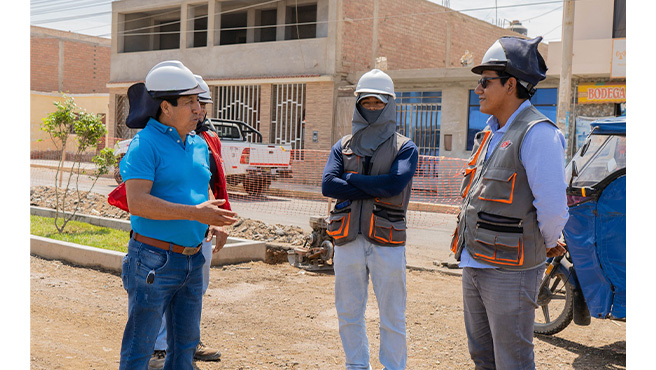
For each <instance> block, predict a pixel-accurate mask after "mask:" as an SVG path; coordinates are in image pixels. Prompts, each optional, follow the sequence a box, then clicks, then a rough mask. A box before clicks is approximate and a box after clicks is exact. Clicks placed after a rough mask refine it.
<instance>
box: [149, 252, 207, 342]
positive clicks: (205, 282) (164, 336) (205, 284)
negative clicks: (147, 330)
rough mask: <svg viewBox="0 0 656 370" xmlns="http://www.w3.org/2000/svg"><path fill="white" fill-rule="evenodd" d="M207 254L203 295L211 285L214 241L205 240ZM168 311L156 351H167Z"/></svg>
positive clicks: (205, 254)
mask: <svg viewBox="0 0 656 370" xmlns="http://www.w3.org/2000/svg"><path fill="white" fill-rule="evenodd" d="M201 251H202V253H203V256H205V263H204V264H203V295H205V292H206V291H207V287H208V286H209V285H210V264H211V263H212V241H209V242H206V241H205V240H203V249H202V250H201ZM166 348H167V345H166V312H165V313H164V315H162V325H160V327H159V333H158V334H157V340H155V350H156V351H166Z"/></svg>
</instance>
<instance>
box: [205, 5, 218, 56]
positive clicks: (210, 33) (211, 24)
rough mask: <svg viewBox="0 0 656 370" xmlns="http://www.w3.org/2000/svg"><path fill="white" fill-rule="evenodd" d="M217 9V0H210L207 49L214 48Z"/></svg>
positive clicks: (208, 6)
mask: <svg viewBox="0 0 656 370" xmlns="http://www.w3.org/2000/svg"><path fill="white" fill-rule="evenodd" d="M219 7H220V5H219ZM216 8H217V4H216V0H210V2H209V3H208V4H207V47H212V46H214V35H215V32H214V27H215V26H216V24H215V23H216V22H215V20H216V17H215V16H214V13H215V12H216Z"/></svg>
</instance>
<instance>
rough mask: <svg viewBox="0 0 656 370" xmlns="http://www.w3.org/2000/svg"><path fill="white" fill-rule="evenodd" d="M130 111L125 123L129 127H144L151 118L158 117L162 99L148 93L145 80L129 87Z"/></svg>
mask: <svg viewBox="0 0 656 370" xmlns="http://www.w3.org/2000/svg"><path fill="white" fill-rule="evenodd" d="M128 100H129V101H130V111H129V112H128V118H127V119H126V120H125V125H126V126H128V127H129V128H144V127H146V123H148V121H149V120H150V118H151V117H152V118H157V117H156V116H157V111H158V110H159V106H160V103H161V102H162V100H161V99H154V98H153V97H151V96H150V94H148V90H146V85H145V84H144V83H143V82H139V83H136V84H134V85H132V86H130V87H129V88H128Z"/></svg>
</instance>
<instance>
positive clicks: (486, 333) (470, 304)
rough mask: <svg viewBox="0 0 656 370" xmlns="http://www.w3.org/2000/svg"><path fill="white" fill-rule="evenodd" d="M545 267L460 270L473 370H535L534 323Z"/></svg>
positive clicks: (469, 268) (468, 268) (467, 268)
mask: <svg viewBox="0 0 656 370" xmlns="http://www.w3.org/2000/svg"><path fill="white" fill-rule="evenodd" d="M543 273H544V266H540V267H537V268H535V269H532V270H528V271H508V270H500V269H494V268H471V267H465V268H464V269H463V272H462V293H463V305H464V315H465V328H466V331H467V341H468V346H469V354H470V356H471V358H472V360H473V361H474V364H475V369H476V370H492V369H497V370H534V369H535V361H534V353H533V322H534V319H535V309H536V308H537V307H538V306H537V303H536V299H537V291H538V286H539V284H540V280H541V279H542V275H543Z"/></svg>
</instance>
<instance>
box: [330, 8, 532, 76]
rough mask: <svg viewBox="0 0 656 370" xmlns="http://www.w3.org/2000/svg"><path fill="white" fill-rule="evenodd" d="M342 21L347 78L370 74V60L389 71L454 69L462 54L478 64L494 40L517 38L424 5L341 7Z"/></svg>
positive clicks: (444, 10)
mask: <svg viewBox="0 0 656 370" xmlns="http://www.w3.org/2000/svg"><path fill="white" fill-rule="evenodd" d="M375 3H378V16H377V22H378V24H377V25H374V22H375V21H376V20H374V19H372V18H373V14H374V11H373V9H374V5H375ZM342 17H343V19H344V26H343V32H344V34H343V37H342V55H343V58H342V59H343V60H342V66H341V68H342V69H343V70H344V71H345V72H347V73H351V72H357V71H363V70H367V69H370V68H373V67H374V65H373V63H374V57H373V55H374V54H375V56H376V57H386V58H387V64H388V69H390V70H394V69H419V68H445V67H459V66H460V57H461V56H462V55H463V54H465V51H466V50H469V51H470V52H471V53H472V54H473V55H474V63H479V62H480V61H481V59H482V58H483V54H485V51H486V50H487V49H488V48H489V47H490V45H492V43H493V42H494V41H495V40H496V39H498V38H499V37H501V36H503V35H515V36H517V35H518V34H517V33H515V32H512V31H509V30H505V29H502V28H499V27H496V26H494V25H492V24H489V23H487V22H484V21H481V20H478V19H476V18H473V17H469V16H467V15H464V14H460V13H457V12H455V11H452V10H451V9H448V8H444V7H442V6H440V5H437V4H434V3H431V2H428V1H426V0H405V1H398V0H366V1H364V0H363V1H343V14H342ZM374 29H377V34H376V35H374ZM374 50H375V51H374ZM543 55H544V54H543Z"/></svg>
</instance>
